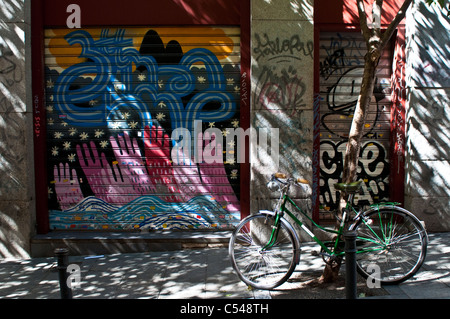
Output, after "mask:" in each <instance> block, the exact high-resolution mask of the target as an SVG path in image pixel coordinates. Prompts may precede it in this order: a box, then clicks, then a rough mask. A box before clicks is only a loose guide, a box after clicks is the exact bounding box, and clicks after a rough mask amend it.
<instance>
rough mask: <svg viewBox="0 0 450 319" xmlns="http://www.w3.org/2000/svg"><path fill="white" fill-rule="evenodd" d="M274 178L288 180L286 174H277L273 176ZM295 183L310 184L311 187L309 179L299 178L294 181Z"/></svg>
mask: <svg viewBox="0 0 450 319" xmlns="http://www.w3.org/2000/svg"><path fill="white" fill-rule="evenodd" d="M273 176H275V177H276V178H282V179H287V178H288V177H287V175H286V174H284V173H275V174H273ZM294 181H295V182H297V183H300V184H308V185H309V181H308V180H307V179H304V178H300V177H299V178H297V179H294Z"/></svg>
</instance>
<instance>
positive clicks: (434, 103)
mask: <svg viewBox="0 0 450 319" xmlns="http://www.w3.org/2000/svg"><path fill="white" fill-rule="evenodd" d="M412 10H413V12H412V13H411V17H410V20H411V23H407V28H409V32H408V33H409V35H408V43H407V54H408V64H409V68H410V70H408V71H407V74H408V73H409V74H408V76H409V77H410V78H409V86H410V87H411V90H410V96H409V108H408V109H407V139H408V143H407V145H408V146H409V150H408V152H407V167H406V171H407V180H406V204H407V208H409V209H411V210H412V211H413V212H414V213H415V214H416V215H417V216H418V217H419V218H420V219H422V220H424V221H425V223H426V225H427V228H428V230H430V231H449V230H450V221H449V220H450V218H449V217H450V216H449V213H448V212H449V208H450V205H449V203H450V198H449V193H450V192H449V190H450V182H449V180H448V176H449V175H450V165H449V157H450V150H449V147H448V145H449V144H450V134H449V133H450V125H449V123H450V115H449V111H450V67H449V64H448V61H449V60H450V48H449V46H448V43H450V34H449V33H448V30H449V28H450V20H449V19H448V18H447V16H446V14H445V13H443V12H441V11H442V10H441V9H440V8H439V7H437V6H432V7H429V6H427V5H426V4H425V3H424V2H420V3H418V4H416V5H415V6H414V7H413V8H412ZM412 15H413V17H412ZM412 20H414V21H412ZM408 22H409V21H408ZM412 22H415V23H414V24H413V23H412Z"/></svg>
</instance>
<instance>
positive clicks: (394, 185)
mask: <svg viewBox="0 0 450 319" xmlns="http://www.w3.org/2000/svg"><path fill="white" fill-rule="evenodd" d="M394 37H395V35H394ZM393 42H394V44H393V45H394V61H393V74H392V82H391V83H392V105H391V136H390V139H391V147H390V165H391V174H390V181H389V182H390V197H391V200H392V201H397V202H400V203H403V202H404V198H405V188H404V183H405V141H406V136H405V134H406V133H405V124H406V120H405V119H406V108H405V104H406V93H407V92H406V79H405V68H406V59H405V28H404V27H399V28H398V29H397V36H396V37H395V38H394V41H393Z"/></svg>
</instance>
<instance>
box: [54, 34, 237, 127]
mask: <svg viewBox="0 0 450 319" xmlns="http://www.w3.org/2000/svg"><path fill="white" fill-rule="evenodd" d="M124 32H125V31H124V30H118V31H117V32H116V33H115V34H114V35H113V36H110V35H109V30H102V32H101V35H100V39H98V40H95V39H93V38H92V36H91V34H89V32H87V31H84V30H76V31H73V32H71V33H69V34H68V35H67V36H66V37H65V39H66V41H67V42H68V43H69V44H70V45H71V46H73V45H75V44H79V45H80V46H81V48H82V51H81V54H80V56H79V57H80V58H85V59H87V60H86V62H82V63H78V64H75V65H72V66H70V67H68V68H67V69H65V70H64V71H63V72H62V73H61V75H60V76H59V77H58V79H57V81H56V83H55V88H54V105H55V109H56V110H58V111H60V112H61V113H64V114H65V115H66V121H67V122H68V123H69V124H71V125H74V126H84V127H94V126H105V125H106V126H108V127H111V126H113V125H116V128H117V125H118V124H117V123H116V122H118V120H119V119H120V118H121V113H122V112H123V111H124V110H130V109H131V110H134V111H135V112H136V113H137V114H138V115H139V117H140V120H141V122H142V123H141V124H142V126H141V127H142V129H143V128H144V127H145V126H146V125H149V126H151V125H153V123H152V122H153V121H154V119H152V116H151V110H152V109H153V110H154V109H155V108H156V107H157V106H158V105H159V103H161V102H163V103H164V104H165V105H166V106H167V107H168V110H169V114H170V118H171V119H170V120H171V126H172V129H175V128H178V127H184V128H186V129H188V130H189V131H191V132H192V131H193V124H194V121H195V120H202V121H213V122H220V121H225V120H227V119H230V118H231V117H232V116H233V115H234V114H235V112H236V105H235V102H234V100H233V96H232V95H231V94H229V93H227V92H226V80H225V76H224V72H223V69H222V67H221V65H220V63H219V61H218V59H217V57H216V56H215V55H214V54H213V53H212V52H211V51H209V50H207V49H202V48H198V49H192V50H190V51H188V52H187V53H186V54H184V56H183V58H182V59H181V61H180V63H179V64H178V65H167V66H158V64H157V62H156V60H155V59H154V58H153V57H152V56H150V55H145V56H144V55H141V54H140V53H139V51H137V50H136V49H135V48H133V47H132V46H133V43H132V39H124ZM199 63H200V64H202V65H203V67H204V68H205V69H206V72H207V79H208V83H209V85H208V86H207V87H205V88H204V89H203V90H202V91H200V92H197V91H195V87H196V81H197V79H196V78H195V76H194V75H193V74H192V72H191V68H192V67H193V66H194V65H196V66H198V64H199ZM138 67H139V68H143V70H145V71H146V79H145V81H142V82H141V83H136V82H133V68H138ZM83 77H91V78H92V81H91V82H89V83H88V84H84V85H82V86H81V87H76V86H74V83H76V81H77V80H79V79H80V78H83ZM162 79H164V81H165V85H164V86H160V85H159V84H160V82H159V81H161V80H162ZM194 92H195V94H193V93H194ZM190 94H193V96H192V98H190V100H189V101H188V102H187V103H186V102H184V103H183V100H182V99H183V97H186V96H188V95H190ZM144 95H145V96H146V97H150V102H148V101H147V102H146V101H145V99H144ZM211 102H214V103H216V104H217V103H218V104H220V107H218V108H216V109H214V110H213V111H206V110H204V108H205V106H206V105H207V104H208V103H211ZM185 104H186V105H185Z"/></svg>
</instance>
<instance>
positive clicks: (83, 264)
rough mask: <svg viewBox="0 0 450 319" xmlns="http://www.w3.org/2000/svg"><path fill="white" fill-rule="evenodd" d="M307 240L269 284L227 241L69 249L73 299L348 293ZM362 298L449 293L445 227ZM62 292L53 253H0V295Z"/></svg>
mask: <svg viewBox="0 0 450 319" xmlns="http://www.w3.org/2000/svg"><path fill="white" fill-rule="evenodd" d="M315 249H317V245H315V244H313V243H304V244H303V246H302V251H303V253H302V256H301V262H300V265H298V266H297V269H296V272H295V273H294V275H293V276H292V280H290V282H288V283H285V284H283V285H282V286H280V287H279V288H277V289H276V290H274V291H261V290H250V289H248V287H247V286H246V285H245V284H243V283H242V282H241V281H240V280H239V279H238V277H237V276H236V274H235V273H234V271H233V269H232V267H231V265H230V261H229V258H228V251H227V249H226V248H223V247H222V248H202V249H185V250H177V251H169V252H167V251H166V252H147V253H128V254H112V255H100V256H69V263H70V264H76V265H79V266H80V269H81V274H80V279H81V282H80V287H79V288H75V289H73V298H74V299H75V298H76V299H139V298H150V299H190V298H200V299H219V298H220V299H222V298H225V299H226V298H232V299H292V298H295V299H314V298H326V299H328V298H329V299H341V298H345V283H344V281H343V278H344V276H345V273H344V271H345V267H344V268H343V269H342V270H341V274H340V277H342V278H341V279H340V280H339V281H338V282H337V283H336V284H333V285H329V286H325V285H317V284H316V279H317V277H318V276H320V274H321V271H322V269H323V266H324V264H323V261H322V259H321V258H320V257H315V256H313V254H312V251H313V250H315ZM358 295H359V297H360V298H365V299H410V298H412V299H416V298H421V299H450V233H439V234H430V235H429V246H428V253H427V258H426V261H425V264H424V265H423V266H422V269H421V271H420V272H419V273H418V274H417V275H416V276H415V277H414V278H412V279H410V280H408V281H407V282H405V283H402V284H400V285H397V286H385V287H382V288H378V289H377V288H372V289H369V288H367V285H365V282H364V281H361V282H359V284H358ZM22 298H23V299H59V298H60V290H59V281H58V271H57V267H56V258H54V257H46V258H33V259H28V260H14V261H7V260H3V261H0V299H22Z"/></svg>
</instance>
